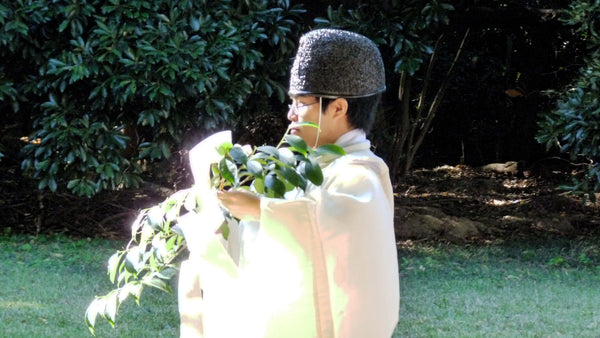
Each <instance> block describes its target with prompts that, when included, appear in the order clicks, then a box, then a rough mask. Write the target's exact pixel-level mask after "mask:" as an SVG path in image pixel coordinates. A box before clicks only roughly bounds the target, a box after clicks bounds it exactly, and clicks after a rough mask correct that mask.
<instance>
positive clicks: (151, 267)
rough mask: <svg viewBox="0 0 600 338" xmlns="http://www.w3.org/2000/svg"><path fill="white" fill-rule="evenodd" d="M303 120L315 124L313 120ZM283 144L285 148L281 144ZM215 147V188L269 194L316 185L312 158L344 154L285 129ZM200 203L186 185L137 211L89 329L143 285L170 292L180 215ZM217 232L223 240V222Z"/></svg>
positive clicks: (91, 311)
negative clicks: (264, 138)
mask: <svg viewBox="0 0 600 338" xmlns="http://www.w3.org/2000/svg"><path fill="white" fill-rule="evenodd" d="M305 125H311V126H314V127H316V125H314V124H312V123H305ZM288 131H289V130H288ZM284 144H287V145H288V147H283V145H284ZM217 151H218V153H219V154H220V155H221V156H222V158H221V160H220V161H218V162H216V163H213V164H212V165H211V174H212V177H211V178H212V185H213V187H214V188H215V189H219V190H229V189H246V190H249V191H252V192H254V193H256V194H257V195H260V196H266V197H272V198H283V197H284V195H285V193H286V192H289V191H291V190H294V189H302V190H306V188H307V187H308V185H309V184H310V183H312V184H314V185H316V186H319V185H321V183H322V182H323V173H322V171H321V168H320V166H319V164H318V162H317V158H318V157H319V156H322V155H326V154H332V155H334V156H341V155H344V150H343V149H342V148H341V147H339V146H336V145H332V144H328V145H323V146H321V147H319V148H317V149H312V148H310V147H309V146H308V145H307V144H306V143H305V142H304V141H303V140H302V138H300V137H298V136H296V135H291V134H289V133H287V132H286V134H285V135H284V137H283V138H282V140H281V142H279V144H278V145H277V146H276V147H273V146H261V147H256V148H254V149H249V147H242V146H240V145H233V144H231V143H230V142H225V143H223V144H221V145H220V146H219V147H218V149H217ZM201 208H202V205H201V200H200V198H199V195H198V193H197V190H196V189H193V188H190V189H186V190H180V191H178V192H176V193H174V194H173V195H171V196H169V197H168V198H166V199H165V200H164V201H163V202H161V203H160V204H158V205H155V206H153V207H150V208H147V209H144V210H142V211H141V212H140V213H139V215H138V217H137V219H136V220H135V222H134V223H133V225H132V229H131V240H130V242H129V244H128V245H127V247H126V248H125V249H124V250H122V251H117V252H116V253H115V254H113V255H112V256H111V257H110V259H109V261H108V275H109V279H110V281H111V282H112V283H113V284H115V285H116V288H115V289H113V290H112V291H110V292H109V293H108V294H106V295H104V296H100V297H96V298H95V299H94V300H93V301H92V303H91V304H90V305H89V306H88V309H87V311H86V314H85V322H86V324H87V326H88V328H89V329H90V332H91V333H92V334H95V326H96V319H97V317H98V316H100V317H102V318H104V319H106V320H107V321H108V322H109V323H110V325H111V326H112V327H114V325H115V322H116V319H117V314H118V310H119V307H120V305H121V304H122V303H123V302H124V301H125V300H126V299H127V298H129V297H132V298H133V299H134V300H135V301H136V303H137V304H138V305H140V298H141V294H142V291H143V289H144V287H146V286H150V287H154V288H157V289H160V290H163V291H166V292H172V289H171V287H170V285H169V282H170V280H171V279H172V278H173V277H174V276H175V275H176V274H177V271H178V269H179V259H180V258H181V254H182V253H183V252H184V251H186V249H187V244H186V240H185V238H184V236H183V231H182V230H181V228H180V227H179V226H178V222H179V219H180V217H182V216H184V215H185V214H187V213H189V212H199V211H200V210H201ZM228 217H231V216H230V215H226V218H228ZM198 226H202V225H200V224H199V225H198ZM218 232H220V233H221V235H222V236H223V237H224V238H225V239H227V236H228V234H229V229H228V228H227V222H224V223H223V225H222V226H221V227H220V228H219V230H218Z"/></svg>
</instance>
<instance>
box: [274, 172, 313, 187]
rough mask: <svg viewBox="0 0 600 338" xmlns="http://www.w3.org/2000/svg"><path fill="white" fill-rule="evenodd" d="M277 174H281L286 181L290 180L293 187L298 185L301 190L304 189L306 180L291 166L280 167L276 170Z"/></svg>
mask: <svg viewBox="0 0 600 338" xmlns="http://www.w3.org/2000/svg"><path fill="white" fill-rule="evenodd" d="M277 173H278V174H280V175H281V177H283V178H284V179H286V180H287V181H288V182H290V183H291V184H292V185H293V186H294V187H298V188H301V189H302V190H306V185H307V184H306V180H305V179H304V178H303V177H302V176H301V175H300V174H298V173H297V172H296V171H295V170H294V169H292V168H288V167H285V168H282V169H281V170H279V171H277Z"/></svg>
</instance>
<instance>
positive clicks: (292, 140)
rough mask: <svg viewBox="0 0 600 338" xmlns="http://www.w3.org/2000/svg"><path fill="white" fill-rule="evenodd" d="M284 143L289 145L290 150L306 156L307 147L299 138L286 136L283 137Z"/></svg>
mask: <svg viewBox="0 0 600 338" xmlns="http://www.w3.org/2000/svg"><path fill="white" fill-rule="evenodd" d="M285 141H286V142H287V143H288V144H289V145H290V147H291V148H292V150H296V151H297V152H299V153H301V154H303V155H306V152H307V151H308V146H307V145H306V142H304V140H303V139H302V138H301V137H300V136H297V135H291V134H288V135H285Z"/></svg>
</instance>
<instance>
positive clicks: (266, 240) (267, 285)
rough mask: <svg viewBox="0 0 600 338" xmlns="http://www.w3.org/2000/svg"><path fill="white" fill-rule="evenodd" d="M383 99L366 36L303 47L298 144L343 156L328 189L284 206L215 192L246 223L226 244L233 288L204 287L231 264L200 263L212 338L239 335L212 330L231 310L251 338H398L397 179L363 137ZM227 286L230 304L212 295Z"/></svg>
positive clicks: (322, 38)
mask: <svg viewBox="0 0 600 338" xmlns="http://www.w3.org/2000/svg"><path fill="white" fill-rule="evenodd" d="M384 90H385V75H384V69H383V62H382V60H381V56H380V54H379V51H378V49H377V47H376V46H375V45H374V44H373V43H372V42H371V41H370V40H369V39H367V38H366V37H364V36H362V35H359V34H355V33H352V32H348V31H343V30H335V29H321V30H315V31H311V32H309V33H307V34H306V35H304V36H303V37H302V38H301V40H300V45H299V49H298V52H297V55H296V58H295V60H294V64H293V67H292V71H291V78H290V88H289V94H290V97H291V98H292V104H291V105H290V110H289V112H288V119H289V120H290V122H291V125H290V130H291V133H292V134H295V135H298V136H300V137H301V138H302V139H303V140H304V141H305V142H306V143H307V144H308V145H310V146H313V147H319V146H321V145H323V144H329V143H335V144H337V145H339V146H341V147H343V148H344V150H345V151H346V155H344V156H341V157H332V158H321V159H319V164H320V166H321V168H322V170H323V176H324V181H323V183H322V185H321V186H314V185H310V186H309V187H308V188H307V190H306V192H303V191H297V192H295V193H294V194H289V196H286V199H285V200H281V199H271V198H264V197H263V198H259V197H257V196H256V195H254V194H252V193H249V192H245V191H228V192H219V193H218V198H219V200H220V202H221V205H222V206H223V207H224V208H226V209H227V210H228V211H229V212H230V213H231V214H232V215H233V216H234V217H236V218H238V219H240V220H241V222H240V224H239V226H236V225H235V224H234V225H233V227H232V228H233V230H232V233H233V234H234V235H233V236H231V235H230V239H229V242H230V243H227V245H226V246H228V247H229V248H230V249H231V250H230V251H229V252H230V253H231V252H235V255H231V256H232V259H231V261H232V262H235V264H233V263H225V265H227V264H228V267H226V268H224V269H225V270H227V271H229V272H227V273H226V274H224V275H227V276H226V277H223V279H224V280H227V282H225V284H220V282H216V281H213V282H209V284H211V285H210V286H207V287H204V279H205V278H209V279H210V278H213V277H211V276H214V275H218V274H220V273H221V270H220V268H219V267H223V266H224V265H223V264H221V263H222V262H223V260H222V258H223V254H222V253H218V254H212V258H206V257H208V256H211V255H210V254H208V255H205V258H202V259H204V261H205V262H209V263H208V264H206V263H203V264H204V265H203V266H209V267H210V268H209V270H210V271H204V274H203V273H202V272H200V278H201V279H202V280H203V288H204V299H205V300H206V299H210V298H211V297H214V298H213V300H214V299H219V300H218V301H214V302H213V303H212V304H213V305H209V306H204V314H203V315H204V316H205V318H204V319H203V321H202V324H198V325H201V326H202V329H203V330H205V333H206V335H207V337H211V335H215V336H227V335H231V334H232V333H231V332H233V331H229V333H225V331H226V330H227V329H231V328H229V327H228V328H225V331H220V329H217V328H215V327H216V326H223V324H220V325H218V324H214V323H215V322H217V319H215V318H216V316H213V319H215V321H214V322H213V323H211V321H212V319H207V316H211V314H210V313H211V312H213V311H216V312H218V311H219V310H214V309H213V308H214V307H217V306H216V305H214V304H220V305H222V308H225V309H234V310H231V311H230V312H228V311H229V310H222V312H221V313H222V315H221V317H223V316H229V319H230V321H231V325H232V326H236V328H234V329H233V330H235V329H239V331H236V334H243V336H245V337H361V338H362V337H369V338H371V337H390V336H391V335H392V334H393V331H394V328H395V326H396V324H397V321H398V312H399V300H400V293H399V276H398V263H397V254H396V246H395V239H394V238H395V237H394V228H393V215H394V202H393V192H392V187H391V183H390V179H389V175H388V168H387V166H386V165H385V163H384V162H383V161H382V160H381V159H380V158H378V157H376V156H375V155H374V154H373V153H372V152H371V150H370V142H369V141H368V140H367V138H366V133H367V132H368V131H369V130H370V128H371V126H372V124H373V121H374V114H375V111H376V108H377V105H378V103H379V100H380V95H381V93H382V92H383V91H384ZM302 122H313V123H314V124H316V125H318V126H319V128H315V127H313V126H307V125H301V123H302ZM230 227H231V225H230ZM223 247H225V246H223ZM219 248H220V247H219ZM199 264H200V263H199ZM182 272H183V271H182ZM219 285H227V287H229V288H230V290H229V294H227V295H223V296H222V297H221V298H219V297H217V296H211V294H213V295H216V294H219V293H220V292H221V294H223V293H222V290H221V291H219V290H217V289H218V287H219ZM223 287H225V286H223ZM232 295H234V296H232ZM180 302H185V297H184V299H182V298H181V291H180ZM184 315H185V313H183V312H182V335H183V326H184V324H183V320H184V319H183V318H184ZM188 322H189V318H188ZM223 322H225V321H221V323H223ZM209 326H212V328H209ZM186 332H191V331H186Z"/></svg>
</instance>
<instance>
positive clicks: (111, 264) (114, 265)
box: [108, 252, 123, 284]
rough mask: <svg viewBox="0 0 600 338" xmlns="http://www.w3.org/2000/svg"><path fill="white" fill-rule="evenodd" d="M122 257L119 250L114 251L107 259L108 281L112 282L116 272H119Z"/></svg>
mask: <svg viewBox="0 0 600 338" xmlns="http://www.w3.org/2000/svg"><path fill="white" fill-rule="evenodd" d="M122 259H123V254H122V253H120V252H116V253H115V254H113V255H112V256H110V258H109V259H108V277H109V279H110V282H111V283H113V284H114V283H115V279H116V278H117V273H118V272H119V266H120V265H121V261H122Z"/></svg>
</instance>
